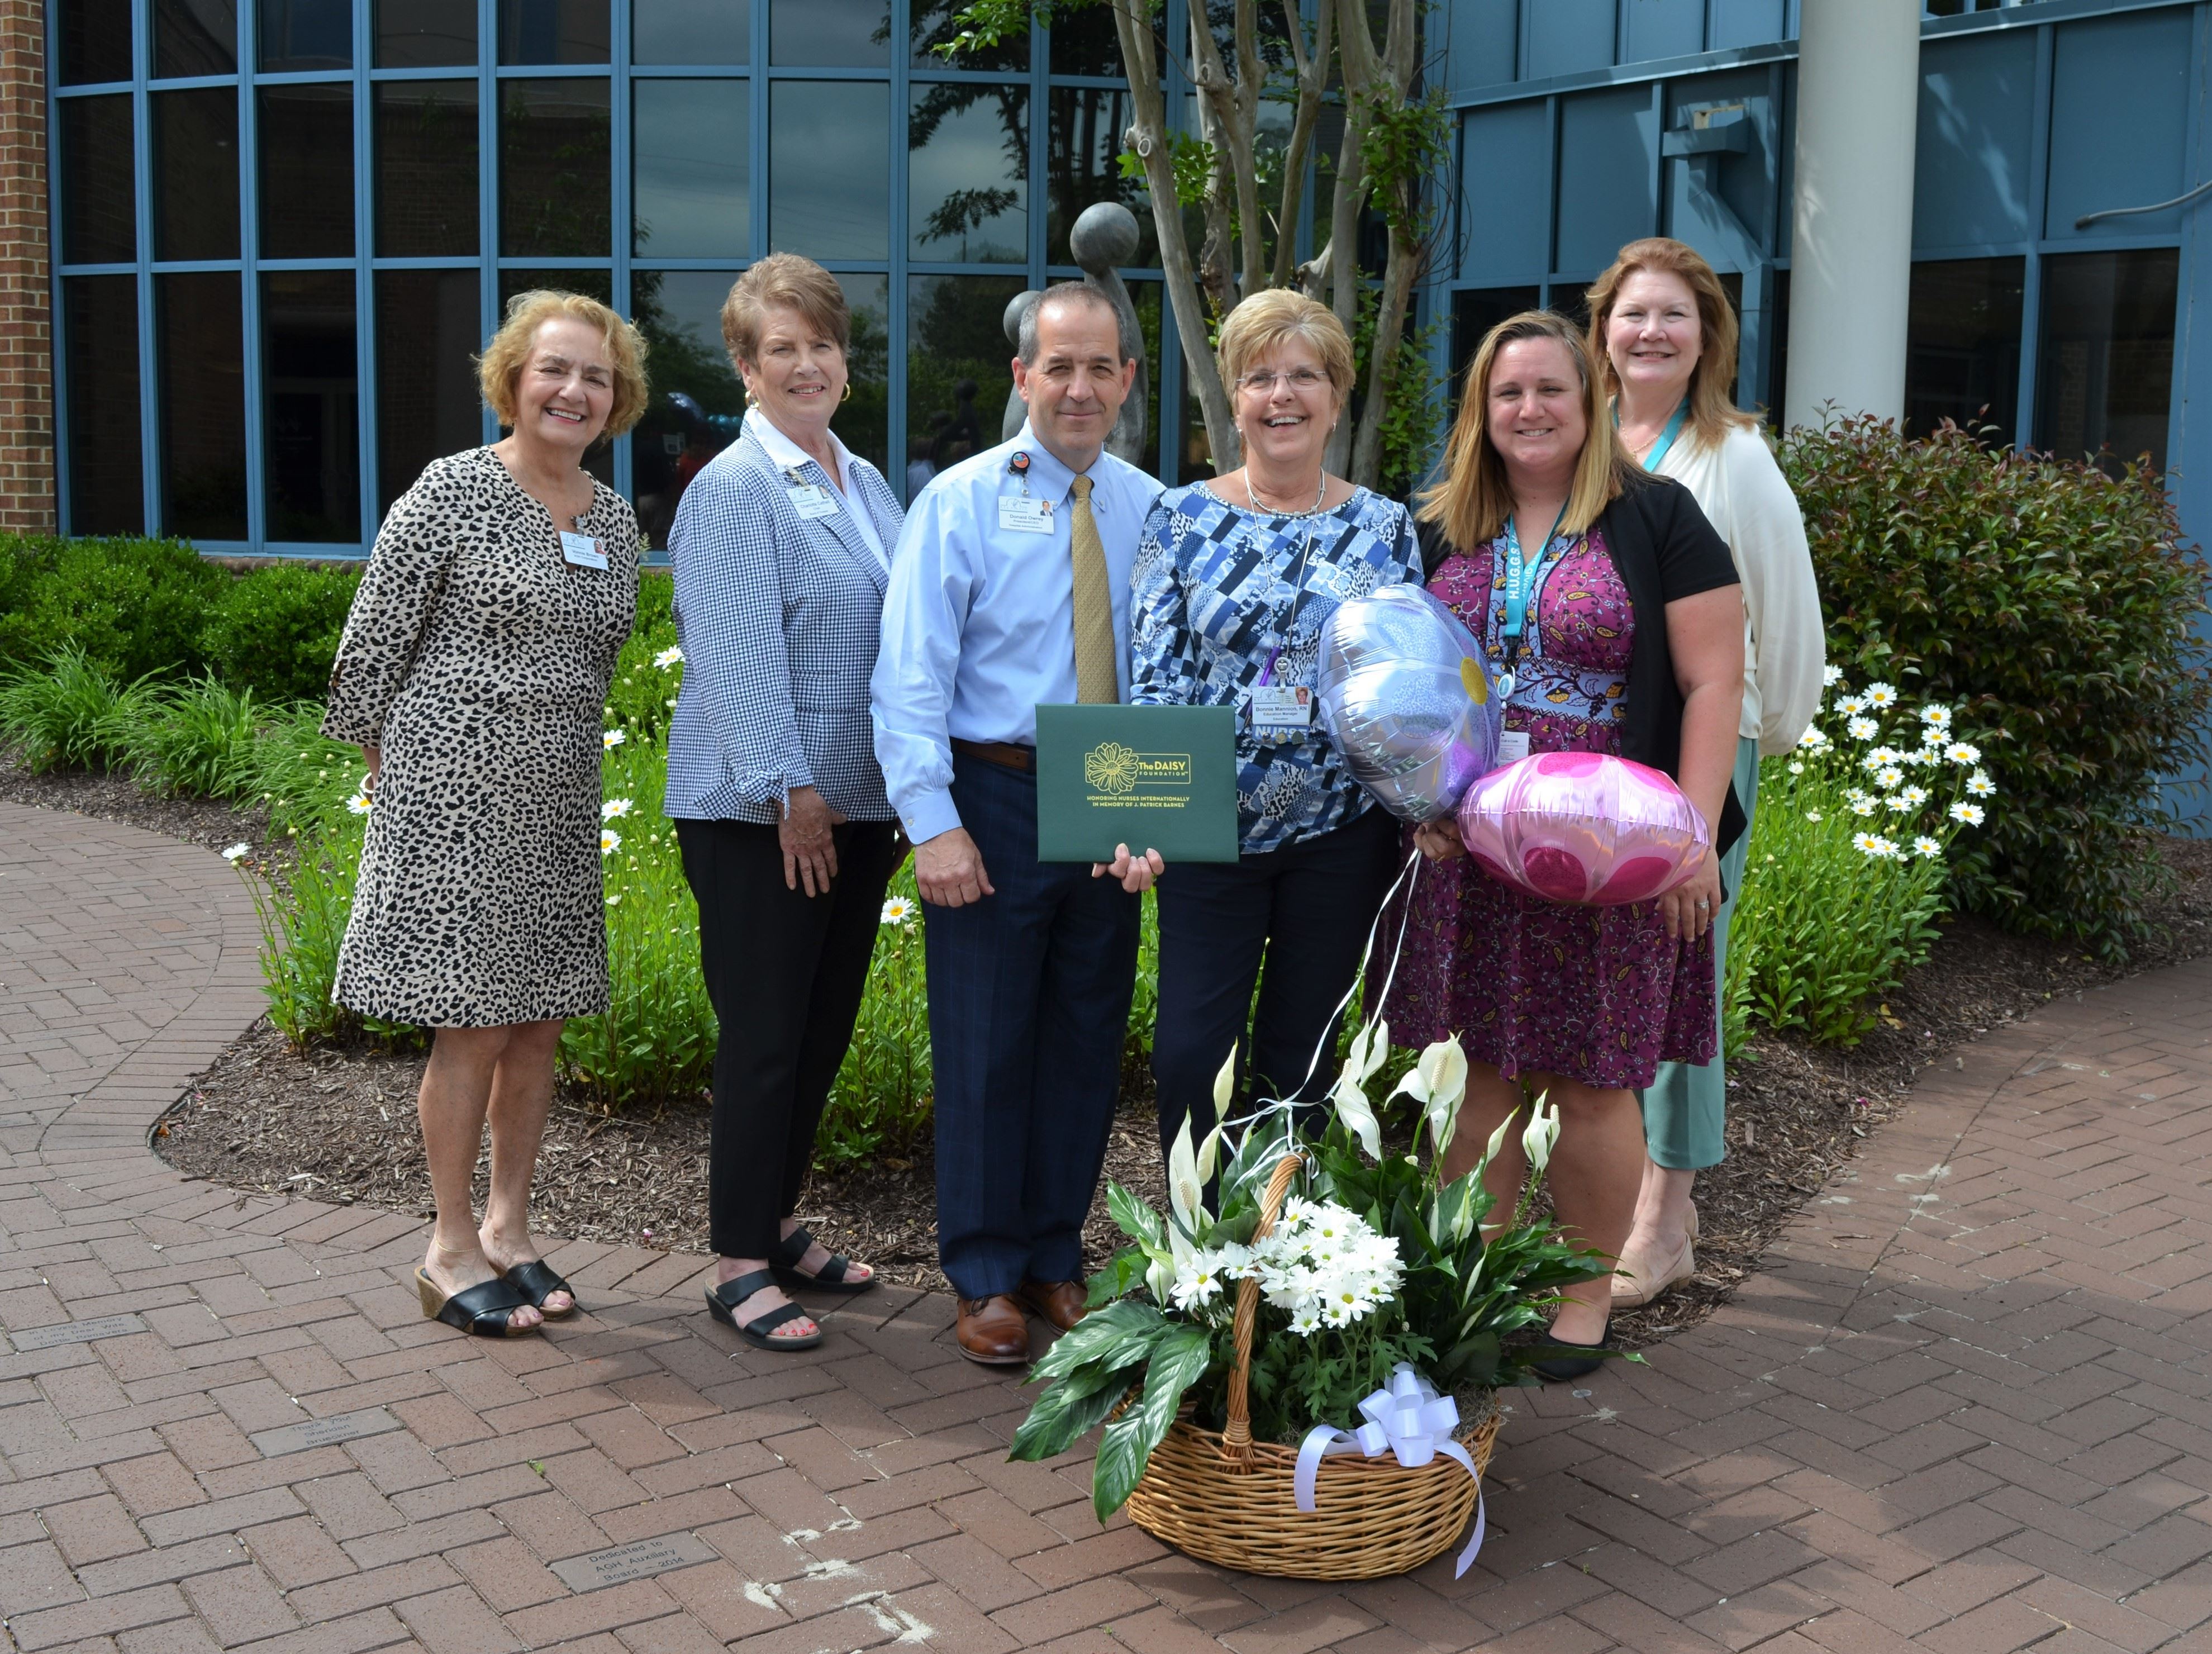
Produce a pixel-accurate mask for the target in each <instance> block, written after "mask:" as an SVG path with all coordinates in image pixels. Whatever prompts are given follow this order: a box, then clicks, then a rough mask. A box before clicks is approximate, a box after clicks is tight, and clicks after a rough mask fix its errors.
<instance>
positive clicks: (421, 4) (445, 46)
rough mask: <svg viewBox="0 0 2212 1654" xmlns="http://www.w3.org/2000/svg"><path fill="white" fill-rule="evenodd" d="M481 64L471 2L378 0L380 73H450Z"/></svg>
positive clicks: (467, 0)
mask: <svg viewBox="0 0 2212 1654" xmlns="http://www.w3.org/2000/svg"><path fill="white" fill-rule="evenodd" d="M476 60H477V9H476V7H475V6H474V5H473V4H471V3H469V0H376V66H377V67H378V68H379V69H446V68H459V67H462V66H464V65H466V64H474V63H475V62H476Z"/></svg>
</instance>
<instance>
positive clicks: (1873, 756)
mask: <svg viewBox="0 0 2212 1654" xmlns="http://www.w3.org/2000/svg"><path fill="white" fill-rule="evenodd" d="M1859 762H1860V763H1863V764H1864V765H1865V766H1866V767H1867V768H1868V769H1881V767H1882V766H1883V765H1884V764H1886V763H1904V762H1905V754H1903V753H1902V752H1899V751H1898V750H1897V749H1896V748H1895V747H1893V746H1878V747H1876V748H1875V750H1874V751H1871V752H1869V753H1868V754H1867V755H1866V757H1863V758H1862V759H1860V760H1859Z"/></svg>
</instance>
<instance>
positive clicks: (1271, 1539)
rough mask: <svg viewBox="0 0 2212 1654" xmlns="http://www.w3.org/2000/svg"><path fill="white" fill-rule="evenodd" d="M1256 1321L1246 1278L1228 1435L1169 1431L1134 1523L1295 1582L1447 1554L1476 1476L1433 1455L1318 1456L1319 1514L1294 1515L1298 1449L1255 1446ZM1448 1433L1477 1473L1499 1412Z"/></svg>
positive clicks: (1226, 1561)
mask: <svg viewBox="0 0 2212 1654" xmlns="http://www.w3.org/2000/svg"><path fill="white" fill-rule="evenodd" d="M1298 1164H1299V1158H1298V1157H1297V1155H1295V1154H1292V1155H1285V1157H1284V1158H1283V1160H1282V1161H1281V1163H1280V1164H1278V1165H1277V1166H1276V1168H1275V1175H1274V1177H1273V1178H1271V1179H1270V1180H1269V1181H1268V1183H1267V1198H1266V1200H1265V1201H1263V1202H1262V1204H1261V1209H1260V1224H1259V1227H1258V1228H1257V1230H1256V1231H1255V1232H1254V1235H1253V1238H1254V1239H1255V1240H1257V1239H1258V1238H1259V1237H1261V1236H1263V1235H1265V1234H1266V1233H1267V1231H1269V1230H1270V1229H1273V1227H1274V1225H1275V1218H1276V1215H1277V1214H1278V1213H1280V1212H1281V1210H1282V1207H1283V1200H1284V1197H1285V1195H1288V1194H1289V1193H1290V1188H1291V1178H1292V1177H1294V1176H1296V1174H1297V1169H1298ZM1259 1317H1260V1285H1259V1283H1258V1282H1257V1281H1255V1280H1246V1281H1243V1283H1241V1284H1240V1285H1239V1286H1238V1287H1237V1321H1236V1338H1237V1361H1236V1365H1234V1366H1232V1367H1231V1369H1230V1372H1229V1418H1228V1427H1227V1428H1226V1429H1225V1430H1218V1431H1216V1430H1201V1429H1200V1428H1199V1427H1198V1426H1195V1425H1194V1424H1192V1423H1191V1422H1190V1421H1189V1420H1188V1418H1187V1417H1186V1418H1182V1419H1178V1420H1176V1422H1175V1423H1174V1424H1172V1425H1170V1426H1169V1427H1168V1433H1167V1438H1166V1439H1165V1440H1164V1441H1163V1442H1162V1443H1161V1444H1159V1446H1158V1447H1157V1448H1155V1449H1154V1450H1152V1462H1151V1463H1150V1464H1149V1465H1148V1466H1147V1467H1146V1470H1145V1475H1144V1479H1143V1480H1142V1481H1139V1483H1138V1484H1137V1487H1136V1491H1135V1492H1134V1493H1131V1494H1130V1495H1129V1517H1130V1520H1132V1521H1133V1522H1134V1523H1136V1524H1137V1525H1138V1526H1139V1528H1142V1529H1144V1530H1145V1531H1146V1533H1148V1534H1150V1535H1152V1536H1153V1537H1154V1538H1155V1539H1162V1540H1165V1541H1166V1542H1168V1543H1169V1544H1170V1545H1173V1546H1174V1547H1175V1548H1176V1549H1178V1550H1181V1551H1184V1552H1187V1553H1188V1554H1190V1555H1192V1556H1194V1557H1197V1558H1199V1559H1200V1560H1201V1561H1206V1562H1218V1563H1219V1564H1220V1565H1221V1566H1224V1567H1227V1568H1236V1569H1239V1570H1241V1571H1242V1572H1245V1573H1267V1574H1277V1575H1280V1576H1282V1577H1284V1578H1291V1579H1377V1578H1382V1577H1383V1576H1384V1575H1386V1574H1394V1573H1404V1572H1407V1570H1408V1569H1411V1568H1418V1567H1419V1566H1421V1564H1422V1563H1424V1562H1426V1561H1428V1560H1430V1559H1431V1557H1434V1556H1437V1555H1438V1554H1441V1553H1443V1551H1446V1550H1448V1549H1449V1548H1450V1547H1451V1545H1452V1543H1453V1542H1454V1541H1455V1540H1456V1539H1458V1538H1459V1536H1460V1535H1461V1534H1462V1533H1463V1532H1465V1531H1466V1529H1467V1523H1468V1517H1471V1516H1472V1515H1474V1494H1475V1484H1474V1479H1473V1478H1471V1477H1470V1476H1468V1474H1467V1469H1466V1467H1465V1466H1463V1465H1462V1464H1461V1463H1460V1462H1458V1461H1457V1460H1455V1459H1449V1458H1445V1457H1443V1456H1437V1458H1434V1459H1432V1460H1431V1461H1430V1462H1428V1463H1427V1464H1425V1465H1423V1466H1422V1467H1421V1468H1420V1469H1417V1470H1409V1469H1407V1468H1406V1467H1405V1466H1404V1465H1401V1464H1400V1463H1399V1462H1398V1461H1397V1459H1396V1457H1395V1456H1392V1455H1389V1454H1385V1455H1383V1456H1382V1457H1380V1458H1373V1459H1370V1458H1364V1457H1361V1456H1358V1455H1352V1454H1346V1455H1343V1456H1338V1457H1334V1458H1327V1459H1323V1460H1322V1462H1321V1472H1320V1475H1319V1476H1318V1478H1317V1479H1316V1482H1315V1485H1314V1508H1313V1510H1312V1511H1301V1510H1299V1509H1298V1507H1297V1498H1296V1495H1295V1494H1294V1493H1293V1492H1292V1491H1291V1478H1292V1476H1293V1475H1294V1473H1295V1472H1296V1469H1297V1461H1298V1455H1297V1449H1296V1448H1293V1447H1284V1446H1279V1445H1277V1444H1273V1443H1270V1442H1255V1441H1254V1440H1253V1439H1252V1414H1251V1402H1250V1397H1249V1395H1248V1393H1247V1389H1246V1386H1247V1385H1248V1383H1249V1380H1250V1376H1251V1370H1252V1335H1253V1333H1254V1331H1255V1329H1256V1327H1257V1326H1258V1323H1259ZM1455 1434H1456V1435H1457V1437H1458V1439H1459V1441H1460V1442H1461V1443H1462V1444H1463V1445H1464V1446H1465V1447H1466V1448H1467V1450H1468V1456H1469V1457H1470V1458H1472V1459H1473V1460H1474V1468H1475V1473H1476V1475H1480V1474H1481V1473H1482V1472H1483V1471H1484V1470H1485V1469H1486V1468H1487V1467H1488V1465H1489V1463H1490V1452H1491V1449H1492V1446H1493V1445H1494V1444H1495V1443H1496V1442H1497V1439H1498V1414H1496V1413H1495V1412H1492V1414H1490V1416H1489V1417H1487V1418H1486V1419H1484V1420H1481V1421H1480V1423H1478V1424H1475V1425H1473V1426H1465V1427H1462V1429H1461V1430H1460V1431H1459V1432H1455Z"/></svg>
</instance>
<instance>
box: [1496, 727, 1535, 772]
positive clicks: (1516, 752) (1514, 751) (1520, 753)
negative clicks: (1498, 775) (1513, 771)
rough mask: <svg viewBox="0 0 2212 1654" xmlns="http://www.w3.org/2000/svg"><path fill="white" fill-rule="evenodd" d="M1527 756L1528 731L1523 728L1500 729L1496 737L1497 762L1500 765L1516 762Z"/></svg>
mask: <svg viewBox="0 0 2212 1654" xmlns="http://www.w3.org/2000/svg"><path fill="white" fill-rule="evenodd" d="M1525 757H1528V731H1527V730H1525V729H1508V730H1502V731H1500V732H1499V733H1498V763H1499V764H1500V765H1504V764H1509V763H1520V762H1521V760H1522V759H1523V758H1525Z"/></svg>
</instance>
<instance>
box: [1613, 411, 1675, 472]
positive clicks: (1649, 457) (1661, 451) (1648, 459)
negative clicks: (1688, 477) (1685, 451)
mask: <svg viewBox="0 0 2212 1654" xmlns="http://www.w3.org/2000/svg"><path fill="white" fill-rule="evenodd" d="M1689 417H1690V398H1687V397H1684V398H1682V399H1681V400H1680V402H1678V403H1676V404H1674V412H1673V413H1672V414H1671V415H1669V416H1668V420H1667V428H1666V429H1664V430H1662V431H1661V432H1660V433H1659V440H1658V441H1656V442H1654V443H1653V444H1652V445H1651V452H1650V453H1647V454H1645V455H1644V470H1646V471H1656V470H1658V469H1659V462H1660V461H1661V460H1662V459H1665V458H1666V457H1667V450H1668V449H1669V448H1671V447H1674V439H1675V438H1676V437H1678V436H1680V435H1681V434H1682V423H1683V422H1684V421H1685V420H1686V419H1687V418H1689ZM1613 424H1614V426H1615V427H1616V428H1618V427H1619V425H1620V404H1619V403H1617V402H1616V403H1615V404H1613Z"/></svg>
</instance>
